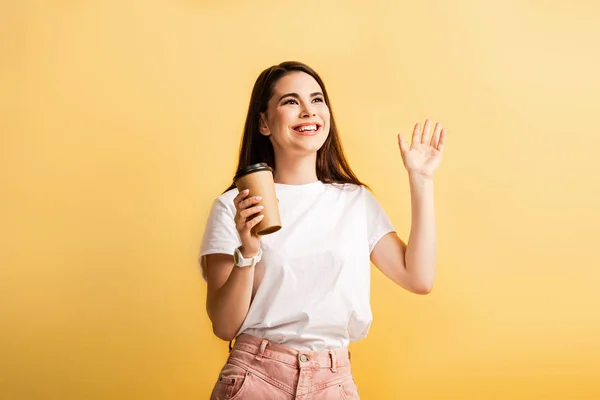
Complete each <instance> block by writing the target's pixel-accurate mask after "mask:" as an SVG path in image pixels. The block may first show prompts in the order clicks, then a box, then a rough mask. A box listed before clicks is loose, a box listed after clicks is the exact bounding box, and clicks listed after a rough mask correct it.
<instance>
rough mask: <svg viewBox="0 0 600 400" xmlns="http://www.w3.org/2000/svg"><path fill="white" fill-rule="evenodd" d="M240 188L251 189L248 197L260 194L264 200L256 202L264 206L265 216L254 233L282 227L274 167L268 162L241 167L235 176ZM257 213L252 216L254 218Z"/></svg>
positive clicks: (236, 183)
mask: <svg viewBox="0 0 600 400" xmlns="http://www.w3.org/2000/svg"><path fill="white" fill-rule="evenodd" d="M233 182H234V183H235V186H236V187H237V188H238V190H239V191H240V192H241V191H242V190H246V189H249V191H250V193H249V194H248V196H247V197H246V198H247V199H248V198H250V197H256V196H260V197H262V200H261V201H260V202H259V203H258V204H256V205H261V206H263V207H264V208H263V210H262V215H264V218H263V219H262V221H260V223H258V224H257V225H256V226H254V228H252V233H254V234H256V235H261V236H264V235H269V234H271V233H274V232H277V231H278V230H280V229H281V218H280V216H279V204H278V201H277V194H276V193H275V182H274V180H273V169H272V168H271V167H269V166H268V165H267V164H266V163H258V164H253V165H250V166H248V167H246V168H242V169H240V170H239V171H238V172H237V173H236V174H235V177H234V178H233ZM254 217H256V215H253V216H250V217H249V218H248V219H252V218H254Z"/></svg>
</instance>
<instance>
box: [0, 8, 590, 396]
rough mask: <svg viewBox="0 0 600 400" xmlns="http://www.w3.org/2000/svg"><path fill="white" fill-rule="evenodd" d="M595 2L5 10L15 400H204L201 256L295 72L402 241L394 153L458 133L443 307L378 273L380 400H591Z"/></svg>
mask: <svg viewBox="0 0 600 400" xmlns="http://www.w3.org/2000/svg"><path fill="white" fill-rule="evenodd" d="M599 43H600V6H599V5H598V3H597V2H595V1H591V0H589V1H583V0H574V1H571V2H568V3H564V2H559V1H533V0H530V1H523V0H511V1H479V2H473V1H467V0H453V1H437V2H435V1H430V0H429V1H419V2H417V1H413V2H392V1H389V2H388V1H382V0H373V1H369V2H367V3H365V2H362V1H352V2H349V1H310V0H309V1H302V2H291V1H289V2H288V1H277V2H275V1H272V2H270V1H233V0H228V1H216V0H214V1H194V0H172V1H166V0H162V1H159V0H154V1H148V0H145V1H142V0H138V1H106V0H105V1H92V0H90V1H78V0H62V1H13V2H9V1H3V2H2V5H1V8H0V46H1V47H0V58H1V62H0V92H1V93H2V95H1V100H0V101H1V103H0V107H1V108H0V112H1V118H0V132H1V142H0V171H1V172H0V188H1V189H0V190H1V193H2V196H1V197H0V202H1V207H0V210H1V211H0V213H1V214H0V224H1V226H2V229H1V235H2V236H1V237H0V243H1V246H2V247H1V249H0V250H1V251H0V257H1V259H0V268H1V269H0V398H2V399H7V400H13V399H19V400H20V399H60V400H67V399H78V400H80V399H201V398H208V395H209V392H210V390H211V388H212V385H213V382H214V380H215V379H216V376H217V373H218V370H219V368H220V367H221V365H222V363H223V362H224V360H225V357H226V354H227V343H225V342H222V341H220V340H218V339H216V338H215V337H214V336H213V335H212V333H211V328H210V324H209V320H208V317H207V316H206V312H205V298H204V296H205V290H206V289H205V284H204V282H203V281H202V280H201V277H200V273H199V270H198V268H197V264H196V256H197V253H198V248H199V244H200V240H201V237H202V233H203V228H204V222H205V219H206V216H207V213H208V207H209V206H210V203H211V201H212V200H213V198H214V197H215V196H217V195H218V194H219V193H220V192H221V191H222V190H224V189H225V187H226V186H227V185H228V184H229V182H230V179H231V177H232V174H233V172H234V168H235V163H236V159H237V149H238V144H239V140H240V135H241V131H242V125H243V118H244V116H245V113H246V108H247V105H248V99H249V96H250V90H251V87H252V85H253V83H254V80H255V78H256V77H257V75H258V74H259V73H260V71H261V70H262V69H263V68H266V67H267V66H269V65H272V64H275V63H278V62H280V61H283V60H301V61H304V62H306V63H308V64H309V65H311V66H313V67H314V68H315V69H316V70H317V71H318V72H319V73H320V74H321V75H322V77H323V79H324V80H325V82H326V84H327V86H328V90H329V91H330V96H331V98H332V106H333V110H334V112H335V115H336V117H337V120H338V123H339V126H340V129H341V133H342V138H343V143H344V146H345V149H346V151H347V155H348V157H349V159H350V161H351V165H352V166H353V168H354V169H355V171H356V172H357V174H358V175H359V177H360V178H361V179H363V180H364V181H366V182H367V183H368V184H370V185H371V186H372V187H373V189H374V190H375V194H376V195H377V197H378V199H379V200H380V202H381V203H382V205H383V206H384V207H385V209H386V210H387V211H388V214H389V215H390V217H391V218H392V220H393V222H394V224H395V225H396V226H397V228H398V230H399V232H400V234H401V235H402V236H403V237H404V238H406V237H407V235H408V232H409V229H410V226H409V222H410V221H409V217H410V203H409V193H408V182H407V179H406V175H405V172H404V171H403V167H402V164H401V159H400V156H399V153H398V149H397V145H396V139H395V135H396V133H398V132H403V133H404V134H405V135H409V134H410V132H411V128H412V126H413V124H414V123H415V122H417V121H419V120H421V121H422V120H424V119H425V118H427V117H429V118H432V119H434V120H440V121H442V122H443V123H444V124H445V126H446V127H447V129H448V142H447V145H446V149H445V150H446V152H445V157H444V160H443V162H442V166H441V168H440V170H439V173H438V175H437V178H436V179H437V182H436V216H437V222H438V229H439V264H438V271H439V272H438V276H437V281H436V286H435V288H434V291H433V292H432V293H431V294H430V295H428V296H417V295H412V294H410V293H408V292H404V291H402V290H401V289H399V288H398V287H395V286H394V285H393V284H392V283H391V282H390V281H388V280H386V279H385V278H384V277H383V276H382V275H381V274H380V273H379V272H378V271H377V270H375V269H374V276H373V292H372V306H373V312H374V317H375V321H374V324H373V327H372V329H371V332H370V335H369V336H368V338H367V339H366V340H364V341H362V342H359V343H356V344H354V345H352V351H353V362H354V371H355V375H356V381H357V384H358V386H359V388H360V392H361V394H362V397H363V398H364V399H366V400H371V399H401V398H406V399H509V398H510V399H544V400H550V399H598V398H600V290H599V286H600V257H599V252H598V246H599V245H598V239H599V238H600V213H599V212H598V209H597V208H598V206H599V205H600V196H599V193H600V177H599V172H600V161H599V156H598V152H599V150H600V132H599V130H598V120H599V118H600V100H599V94H600V74H599V73H598V72H599V71H600V51H599Z"/></svg>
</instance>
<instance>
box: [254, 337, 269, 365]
mask: <svg viewBox="0 0 600 400" xmlns="http://www.w3.org/2000/svg"><path fill="white" fill-rule="evenodd" d="M267 343H269V341H268V340H266V339H263V341H262V342H261V343H260V349H258V354H257V355H256V357H255V358H256V359H257V360H258V361H260V360H262V356H263V354H264V353H265V349H266V348H267Z"/></svg>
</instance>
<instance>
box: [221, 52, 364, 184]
mask: <svg viewBox="0 0 600 400" xmlns="http://www.w3.org/2000/svg"><path fill="white" fill-rule="evenodd" d="M292 72H304V73H307V74H308V75H310V76H312V77H313V78H314V79H315V80H316V81H317V83H318V84H319V86H321V89H322V90H323V96H324V97H325V104H327V106H328V107H329V113H330V129H329V135H328V137H327V139H326V140H325V143H323V146H321V148H320V149H319V150H318V151H317V163H316V164H317V165H316V169H317V178H318V179H319V180H320V181H321V182H324V183H353V184H356V185H360V186H365V187H366V188H368V186H367V185H366V184H364V183H362V182H361V181H360V180H359V179H358V178H357V177H356V175H355V174H354V172H353V171H352V169H351V168H350V165H349V164H348V161H347V160H346V156H345V155H344V151H343V149H342V144H341V142H340V137H339V133H338V129H337V126H336V124H335V119H334V117H333V110H332V109H331V102H330V101H329V96H328V95H327V89H325V84H324V83H323V80H322V79H321V77H320V76H319V75H318V74H317V73H316V72H315V71H314V70H313V69H312V68H310V67H309V66H308V65H306V64H303V63H301V62H296V61H286V62H283V63H281V64H279V65H274V66H272V67H269V68H267V69H265V70H264V71H263V72H262V73H261V74H260V75H259V76H258V78H257V79H256V82H255V83H254V88H253V89H252V94H251V96H250V105H249V107H248V114H247V115H246V123H245V124H244V135H243V137H242V143H241V146H240V155H239V161H238V166H237V170H239V169H241V168H245V167H247V166H249V165H252V164H256V163H260V162H265V163H267V164H268V165H269V166H271V167H272V168H275V152H274V150H273V144H272V143H271V141H270V140H269V138H268V137H267V136H264V135H262V134H261V133H260V130H259V121H260V113H261V112H263V113H264V112H266V111H267V104H268V102H269V99H270V98H271V96H272V95H273V89H274V87H275V84H276V83H277V81H279V79H281V78H283V77H284V76H285V75H287V74H289V73H292ZM233 188H235V184H234V183H232V184H231V186H229V188H227V189H226V190H225V192H227V191H229V190H231V189H233Z"/></svg>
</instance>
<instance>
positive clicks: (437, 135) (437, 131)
mask: <svg viewBox="0 0 600 400" xmlns="http://www.w3.org/2000/svg"><path fill="white" fill-rule="evenodd" d="M441 130H442V124H440V123H439V122H438V123H436V124H435V129H434V130H433V136H432V137H431V141H430V142H429V145H430V146H433V147H434V148H436V149H437V144H438V140H440V132H441Z"/></svg>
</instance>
